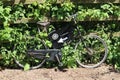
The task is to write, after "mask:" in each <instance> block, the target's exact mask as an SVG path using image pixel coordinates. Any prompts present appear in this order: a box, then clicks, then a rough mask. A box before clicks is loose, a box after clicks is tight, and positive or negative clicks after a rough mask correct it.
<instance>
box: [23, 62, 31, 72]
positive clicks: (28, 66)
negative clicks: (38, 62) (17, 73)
mask: <svg viewBox="0 0 120 80" xmlns="http://www.w3.org/2000/svg"><path fill="white" fill-rule="evenodd" d="M29 69H30V64H28V63H26V64H25V66H24V71H27V70H29Z"/></svg>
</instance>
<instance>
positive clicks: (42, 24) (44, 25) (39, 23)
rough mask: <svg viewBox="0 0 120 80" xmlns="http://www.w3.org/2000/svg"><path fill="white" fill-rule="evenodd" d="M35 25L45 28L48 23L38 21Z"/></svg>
mask: <svg viewBox="0 0 120 80" xmlns="http://www.w3.org/2000/svg"><path fill="white" fill-rule="evenodd" d="M37 24H38V25H40V26H43V27H46V26H48V25H49V24H50V22H40V21H38V22H37Z"/></svg>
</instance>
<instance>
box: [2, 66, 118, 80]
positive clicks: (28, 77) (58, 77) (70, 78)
mask: <svg viewBox="0 0 120 80" xmlns="http://www.w3.org/2000/svg"><path fill="white" fill-rule="evenodd" d="M0 80H120V73H117V72H114V70H112V69H111V67H110V66H105V65H103V66H101V67H98V68H94V69H86V68H76V69H73V68H70V69H64V71H59V70H57V71H55V68H51V69H47V68H40V69H35V70H29V71H23V70H18V69H5V70H2V71H0Z"/></svg>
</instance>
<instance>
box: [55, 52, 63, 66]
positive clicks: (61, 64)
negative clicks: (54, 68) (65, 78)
mask: <svg viewBox="0 0 120 80" xmlns="http://www.w3.org/2000/svg"><path fill="white" fill-rule="evenodd" d="M55 57H56V59H57V61H58V63H59V67H62V66H63V63H62V62H61V61H60V59H59V57H58V55H57V54H56V55H55Z"/></svg>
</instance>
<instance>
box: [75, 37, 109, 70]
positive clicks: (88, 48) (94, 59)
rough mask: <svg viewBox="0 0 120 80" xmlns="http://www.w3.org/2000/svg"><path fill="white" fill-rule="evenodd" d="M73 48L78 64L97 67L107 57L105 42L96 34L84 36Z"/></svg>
mask: <svg viewBox="0 0 120 80" xmlns="http://www.w3.org/2000/svg"><path fill="white" fill-rule="evenodd" d="M75 50H76V51H75V52H76V53H78V56H79V57H78V58H77V62H78V64H79V65H81V66H82V67H86V68H94V67H98V66H99V65H100V64H101V63H103V62H104V61H105V59H106V57H107V46H106V43H105V42H104V41H103V40H102V39H101V38H100V37H98V36H96V35H89V36H87V37H84V40H83V41H81V42H78V43H77V44H76V46H75Z"/></svg>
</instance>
